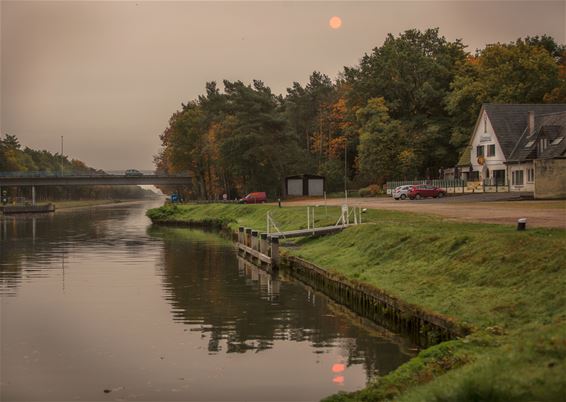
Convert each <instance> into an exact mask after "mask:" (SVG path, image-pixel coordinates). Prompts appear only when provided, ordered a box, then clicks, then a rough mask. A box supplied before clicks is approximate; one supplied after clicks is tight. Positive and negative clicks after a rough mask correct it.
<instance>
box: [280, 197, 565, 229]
mask: <svg viewBox="0 0 566 402" xmlns="http://www.w3.org/2000/svg"><path fill="white" fill-rule="evenodd" d="M508 197H509V195H508V194H507V195H502V194H501V193H500V194H470V195H464V196H452V197H445V198H442V199H432V198H430V199H425V200H418V201H417V200H413V201H411V200H404V201H401V200H399V201H395V200H394V199H393V198H391V197H377V198H348V204H349V205H351V206H358V207H362V208H372V209H384V210H392V211H405V212H415V213H424V214H431V215H438V216H442V217H444V218H448V219H453V220H455V221H465V222H486V223H498V224H511V225H515V224H516V223H517V219H519V218H527V227H528V228H529V227H552V228H561V229H566V200H556V201H554V200H549V201H538V200H528V201H525V200H521V201H506V200H504V198H508ZM322 203H324V200H322V199H308V200H297V201H287V202H285V204H286V205H321V204H322ZM327 204H328V205H342V204H344V199H343V198H334V199H328V200H327Z"/></svg>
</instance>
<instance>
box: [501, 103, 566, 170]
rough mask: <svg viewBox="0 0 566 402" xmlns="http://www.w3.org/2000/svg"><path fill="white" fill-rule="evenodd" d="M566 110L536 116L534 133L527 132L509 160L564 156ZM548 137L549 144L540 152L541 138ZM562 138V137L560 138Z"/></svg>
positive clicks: (517, 160)
mask: <svg viewBox="0 0 566 402" xmlns="http://www.w3.org/2000/svg"><path fill="white" fill-rule="evenodd" d="M565 136H566V111H563V112H559V113H549V114H544V115H539V116H535V127H534V131H533V134H532V135H529V134H528V133H527V132H525V133H524V134H523V135H522V136H521V138H520V140H519V141H518V143H517V145H516V147H515V148H514V150H513V152H512V153H511V155H509V157H508V158H507V160H508V161H509V162H520V161H524V160H530V159H537V158H538V159H551V158H558V157H561V156H564V152H565V151H566V139H565V138H564V137H565ZM541 138H546V140H547V141H548V146H547V148H546V149H545V150H543V151H542V152H539V150H538V146H539V139H541ZM560 138H562V139H561V140H560Z"/></svg>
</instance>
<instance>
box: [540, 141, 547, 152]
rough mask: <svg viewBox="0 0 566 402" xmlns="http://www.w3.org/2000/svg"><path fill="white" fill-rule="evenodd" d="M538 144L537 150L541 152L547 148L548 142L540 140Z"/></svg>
mask: <svg viewBox="0 0 566 402" xmlns="http://www.w3.org/2000/svg"><path fill="white" fill-rule="evenodd" d="M539 144H540V145H539V150H540V152H542V151H544V150H545V149H546V148H547V147H548V140H547V139H546V138H541V139H540V143H539Z"/></svg>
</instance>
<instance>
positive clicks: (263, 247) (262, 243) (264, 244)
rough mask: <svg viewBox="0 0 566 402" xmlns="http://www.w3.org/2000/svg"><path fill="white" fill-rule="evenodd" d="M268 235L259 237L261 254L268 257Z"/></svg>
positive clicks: (263, 234)
mask: <svg viewBox="0 0 566 402" xmlns="http://www.w3.org/2000/svg"><path fill="white" fill-rule="evenodd" d="M267 247H268V245H267V233H262V234H260V235H259V252H260V253H262V254H264V255H267Z"/></svg>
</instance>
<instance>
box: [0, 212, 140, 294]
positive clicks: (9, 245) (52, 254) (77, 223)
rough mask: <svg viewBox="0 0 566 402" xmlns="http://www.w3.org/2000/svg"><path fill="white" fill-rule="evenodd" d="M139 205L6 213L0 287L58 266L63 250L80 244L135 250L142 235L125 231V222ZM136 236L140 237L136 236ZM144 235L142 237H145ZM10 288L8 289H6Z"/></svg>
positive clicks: (0, 229)
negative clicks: (125, 232)
mask: <svg viewBox="0 0 566 402" xmlns="http://www.w3.org/2000/svg"><path fill="white" fill-rule="evenodd" d="M132 212H133V213H141V214H142V215H143V210H142V209H141V208H139V207H138V208H137V211H136V209H128V208H96V209H81V210H76V211H65V212H61V213H55V214H53V213H51V214H33V215H32V214H24V215H7V216H3V217H1V218H0V280H1V282H0V286H1V288H0V291H2V292H3V293H13V290H14V289H16V288H17V287H18V286H19V284H20V282H21V279H22V270H23V268H25V269H26V271H28V272H32V271H38V270H45V269H49V268H53V267H54V266H55V267H57V268H58V267H59V265H58V264H55V265H54V264H53V263H54V262H59V260H61V261H63V259H64V258H65V254H67V253H68V252H71V251H79V250H80V249H81V248H94V249H96V248H97V247H99V248H101V249H104V248H108V247H109V246H111V247H116V246H117V245H120V244H122V245H123V246H124V247H125V249H126V250H128V251H131V252H132V253H136V252H137V251H136V250H139V248H140V247H143V244H144V242H146V241H147V237H145V235H142V236H141V237H140V236H139V231H137V234H135V235H133V236H132V238H131V239H130V238H128V237H127V236H125V234H124V231H123V229H124V227H125V225H124V223H125V222H126V221H127V220H129V219H131V218H132V216H131V215H132ZM136 236H137V237H139V238H138V239H136ZM144 237H145V239H144ZM7 290H9V291H7Z"/></svg>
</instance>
